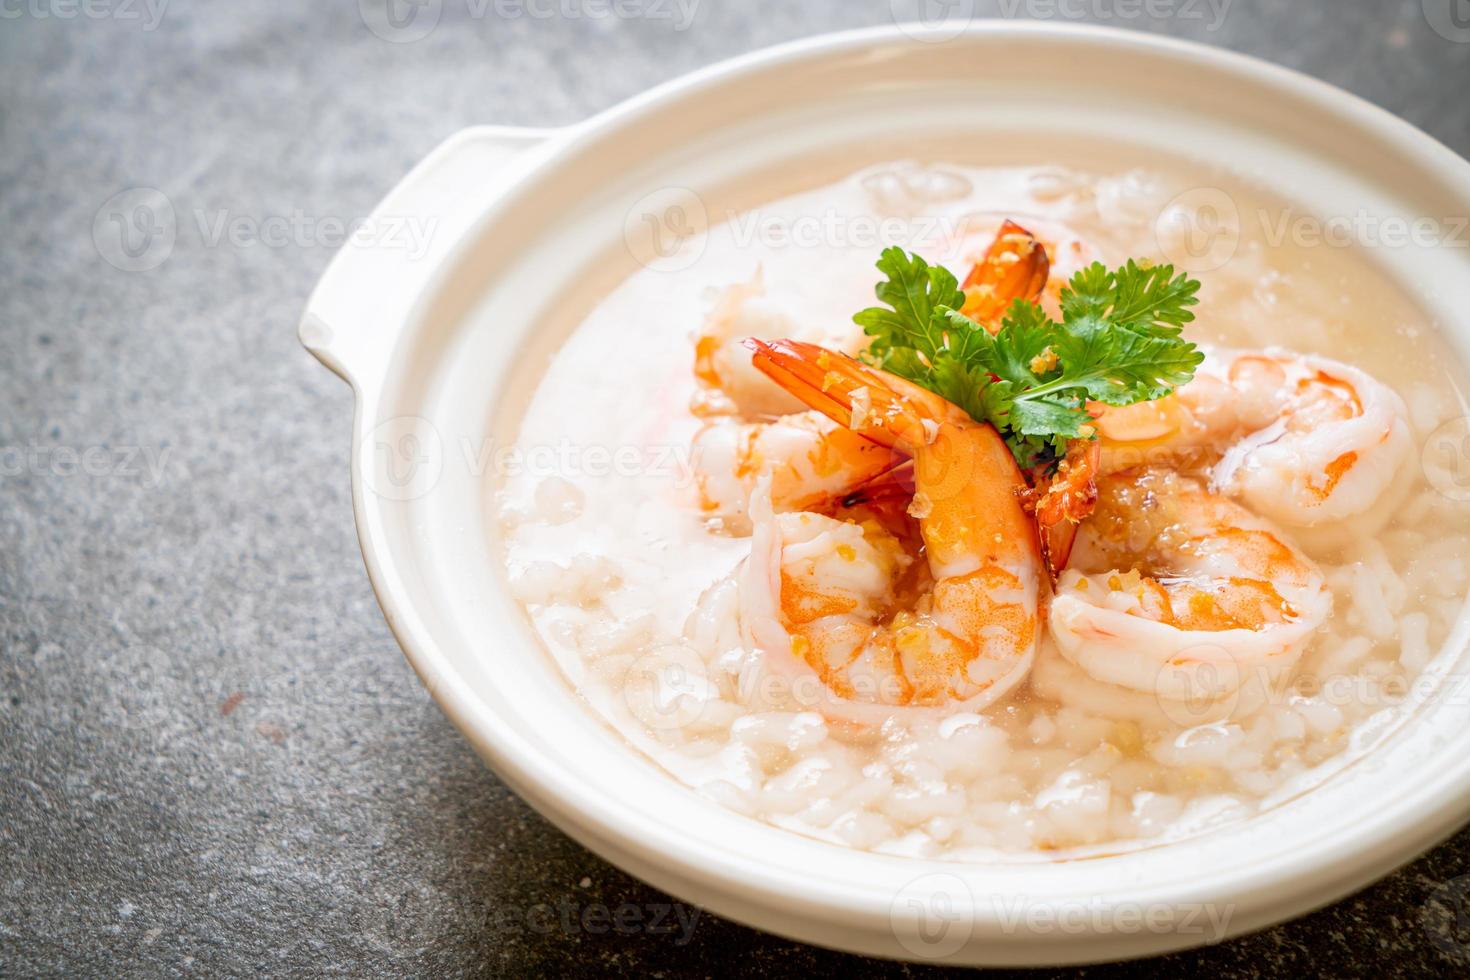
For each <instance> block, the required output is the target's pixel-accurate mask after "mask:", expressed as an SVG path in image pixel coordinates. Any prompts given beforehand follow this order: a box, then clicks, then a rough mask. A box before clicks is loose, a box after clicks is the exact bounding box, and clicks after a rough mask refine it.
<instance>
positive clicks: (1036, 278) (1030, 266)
mask: <svg viewBox="0 0 1470 980" xmlns="http://www.w3.org/2000/svg"><path fill="white" fill-rule="evenodd" d="M1050 276H1051V259H1050V258H1049V257H1048V256H1047V254H1046V247H1045V246H1044V245H1042V244H1041V242H1040V241H1038V240H1037V238H1036V236H1035V235H1033V234H1031V232H1029V231H1027V230H1026V229H1025V228H1022V227H1021V226H1020V225H1018V224H1016V223H1015V222H1014V221H1011V220H1009V219H1007V220H1006V222H1005V224H1003V225H1001V226H1000V231H998V232H996V235H995V241H993V242H991V243H990V248H989V249H987V250H986V252H985V255H984V257H983V258H981V259H980V261H979V262H976V263H975V267H974V268H973V269H971V270H970V274H969V275H968V276H966V277H965V282H964V286H963V288H964V291H965V305H964V309H963V310H962V311H961V312H963V313H964V314H965V315H966V316H968V317H970V318H971V319H973V320H976V321H978V322H979V323H982V324H984V325H985V327H986V329H988V330H989V331H990V332H991V333H995V332H997V331H998V330H999V329H1000V321H1001V318H1002V317H1003V316H1004V315H1005V311H1006V310H1008V309H1009V308H1010V306H1011V304H1012V303H1013V302H1015V301H1016V300H1018V299H1024V300H1031V301H1033V302H1034V301H1035V300H1038V299H1040V298H1041V293H1042V291H1043V290H1044V289H1046V281H1047V279H1048V278H1049V277H1050Z"/></svg>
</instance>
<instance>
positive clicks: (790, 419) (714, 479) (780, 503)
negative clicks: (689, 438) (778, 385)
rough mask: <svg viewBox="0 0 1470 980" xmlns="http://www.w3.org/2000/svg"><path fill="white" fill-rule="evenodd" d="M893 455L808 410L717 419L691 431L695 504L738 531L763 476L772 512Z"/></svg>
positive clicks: (808, 504) (856, 477)
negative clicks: (769, 416) (760, 419)
mask: <svg viewBox="0 0 1470 980" xmlns="http://www.w3.org/2000/svg"><path fill="white" fill-rule="evenodd" d="M898 461H899V457H896V456H895V455H894V453H893V452H892V450H890V449H887V448H885V447H884V446H882V445H880V444H878V443H876V442H873V441H872V440H871V439H865V438H864V437H862V436H860V435H858V434H857V433H856V432H854V431H852V430H851V429H849V428H847V427H846V426H842V425H838V424H837V423H836V422H833V421H832V420H831V419H829V418H827V416H825V415H823V414H822V413H820V412H812V411H806V412H798V413H796V414H794V415H786V416H782V417H781V418H777V419H773V420H771V421H769V422H739V421H736V420H734V419H726V420H721V421H715V422H711V423H710V424H708V425H706V426H705V427H704V428H703V429H701V430H700V431H699V433H698V434H696V435H695V437H694V472H695V476H696V479H697V481H698V488H699V496H700V507H701V508H702V509H703V510H704V511H705V512H706V513H707V514H709V515H710V516H714V517H720V518H723V519H725V520H726V521H728V522H731V523H732V525H733V526H734V527H735V528H736V529H737V530H738V529H741V525H742V522H743V519H744V518H745V517H746V515H747V509H748V506H749V501H750V495H751V493H752V492H753V491H754V490H755V487H756V485H757V483H758V482H759V481H760V480H761V479H762V478H769V480H770V491H769V493H770V498H771V503H772V506H773V507H774V508H775V509H776V510H777V511H788V510H808V509H812V508H817V507H820V506H822V505H824V504H826V503H827V502H829V501H831V500H833V499H835V498H837V497H840V496H841V495H842V494H843V493H845V492H847V491H849V490H851V489H852V488H853V487H855V486H858V485H860V484H862V483H864V482H865V481H867V480H870V479H872V478H873V477H875V476H878V475H879V474H881V473H883V472H884V471H885V470H888V469H890V468H891V467H892V466H893V465H894V464H895V463H896V462H898Z"/></svg>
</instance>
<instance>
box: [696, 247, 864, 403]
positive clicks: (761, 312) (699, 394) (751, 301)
mask: <svg viewBox="0 0 1470 980" xmlns="http://www.w3.org/2000/svg"><path fill="white" fill-rule="evenodd" d="M795 332H796V324H795V323H793V321H792V320H791V318H790V317H789V316H787V315H786V313H785V312H783V311H782V310H781V309H780V307H778V306H777V305H776V304H775V303H773V302H771V300H770V299H768V298H767V296H766V288H765V282H764V277H763V276H762V273H761V272H760V271H757V272H756V274H755V276H754V277H753V278H752V279H751V280H750V281H749V282H743V283H736V284H734V285H732V286H728V287H726V288H725V290H724V292H723V293H721V295H720V298H719V299H718V300H717V301H716V302H715V305H714V308H713V309H712V310H710V312H709V315H708V316H706V317H705V319H704V323H703V324H701V326H700V328H699V330H698V331H697V332H696V333H695V336H694V377H695V380H696V381H697V382H698V385H699V387H698V389H697V390H696V391H695V393H694V398H693V400H692V402H691V404H690V409H691V410H692V411H693V413H694V414H695V415H698V416H701V417H709V416H722V415H734V416H739V417H741V418H746V419H751V418H758V417H772V416H780V415H790V414H793V413H796V412H800V411H801V410H802V409H803V408H804V407H805V406H804V405H802V403H801V401H800V400H799V399H797V398H796V397H795V396H793V395H791V394H790V393H788V392H785V391H783V390H781V388H780V386H779V385H776V384H774V383H772V382H771V380H770V379H769V378H767V377H766V376H765V375H763V374H761V373H760V372H759V371H757V370H755V369H754V368H753V367H752V366H751V363H750V352H749V351H747V350H746V349H745V348H744V347H742V346H741V342H742V341H743V340H744V339H745V338H746V337H752V336H753V337H789V336H791V335H792V334H793V333H795ZM851 334H852V337H851V342H852V343H853V344H857V343H859V338H860V337H861V334H860V333H858V332H857V330H856V328H854V329H853V330H852V331H851ZM847 343H848V341H847V340H844V341H843V346H844V348H845V347H846V346H847ZM855 351H856V348H855V347H854V352H855Z"/></svg>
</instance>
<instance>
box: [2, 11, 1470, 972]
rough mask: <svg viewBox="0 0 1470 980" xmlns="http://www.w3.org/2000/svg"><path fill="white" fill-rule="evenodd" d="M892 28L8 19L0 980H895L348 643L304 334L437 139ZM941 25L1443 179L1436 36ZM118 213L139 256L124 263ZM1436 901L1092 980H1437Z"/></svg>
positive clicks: (1454, 962) (711, 21) (397, 665)
mask: <svg viewBox="0 0 1470 980" xmlns="http://www.w3.org/2000/svg"><path fill="white" fill-rule="evenodd" d="M916 2H918V0H894V2H893V3H891V4H890V3H888V2H876V3H858V2H842V3H838V2H835V0H833V2H822V3H816V2H810V0H808V2H803V3H801V4H795V3H781V2H766V0H762V2H743V3H736V2H733V0H681V2H676V0H659V2H658V3H653V2H652V0H650V2H647V3H642V4H633V5H632V6H631V7H630V6H624V7H623V8H622V9H624V10H632V11H635V12H641V14H642V15H641V16H634V17H629V18H618V17H610V16H606V15H605V14H600V13H599V12H602V11H606V10H607V9H608V8H607V7H606V6H605V5H599V4H593V3H583V2H580V0H557V2H555V3H553V2H551V0H545V2H537V0H528V2H526V3H519V2H513V3H504V2H500V3H494V2H492V3H488V4H487V3H471V2H467V0H442V2H441V0H427V6H426V7H425V8H424V9H425V10H427V11H429V12H431V13H435V14H437V15H438V20H437V22H436V25H435V26H434V28H433V29H432V30H430V31H428V33H427V36H424V37H422V38H421V39H419V40H416V41H413V42H412V43H390V42H388V41H385V40H383V39H382V38H381V37H379V36H377V35H375V34H374V33H373V32H372V31H370V30H369V29H368V28H367V27H366V26H365V23H364V19H363V17H362V16H361V15H360V11H359V5H357V4H354V3H353V2H351V0H334V2H331V3H309V4H267V3H226V2H209V3H206V2H202V0H171V2H170V0H88V2H87V3H85V4H83V3H79V2H73V0H24V2H19V0H18V2H15V3H6V4H4V5H0V91H3V92H4V97H3V99H0V230H3V236H4V245H3V246H0V248H3V254H4V258H3V261H0V975H4V976H24V975H38V974H48V975H56V976H60V975H71V976H81V975H91V976H119V975H160V974H162V975H172V974H185V973H197V974H207V975H251V976H254V975H261V974H296V975H303V974H304V975H326V974H346V975H355V976H369V975H370V976H396V975H435V976H442V975H463V974H481V973H483V974H493V975H506V974H509V975H529V974H540V973H543V972H544V973H556V974H561V973H568V972H592V971H597V972H607V971H624V970H626V971H630V972H631V971H637V972H640V973H642V972H648V973H652V974H654V975H659V974H663V975H720V974H725V973H727V972H729V971H731V970H732V969H741V970H743V971H748V972H759V973H762V974H777V973H780V974H793V975H795V974H808V973H813V972H823V973H825V972H837V971H842V972H843V973H844V974H846V975H868V974H880V973H921V972H924V971H923V970H922V969H919V968H907V967H904V966H901V965H894V964H884V963H879V962H875V961H867V960H861V959H856V958H852V957H846V956H842V955H839V954H836V953H830V952H825V951H821V950H816V949H812V948H808V947H804V946H800V945H796V944H793V943H789V942H785V941H782V940H779V939H774V938H772V937H769V936H766V935H762V934H759V933H756V932H752V931H750V930H748V929H745V928H743V927H741V926H738V925H735V924H733V923H730V922H726V921H721V920H719V919H717V918H715V917H714V916H712V915H706V914H699V913H698V912H697V910H694V909H692V908H687V907H682V906H679V907H670V906H669V900H668V899H667V898H665V897H664V896H662V895H660V894H659V893H657V892H655V891H652V890H650V889H649V888H647V887H645V886H644V885H642V884H640V883H639V882H637V881H634V880H632V879H630V878H628V877H627V876H625V875H623V874H622V873H620V872H618V871H617V870H615V869H613V868H611V867H609V866H608V865H606V864H604V863H603V862H602V861H600V860H599V859H597V858H596V857H593V856H592V855H591V854H589V853H588V852H586V851H584V850H583V849H582V848H581V847H579V846H578V845H576V844H574V843H572V842H571V841H570V840H568V839H567V838H565V837H564V836H562V835H561V834H560V833H559V832H558V831H556V830H555V829H553V828H552V827H551V826H550V825H548V824H547V823H546V822H545V821H543V820H542V819H541V818H540V817H538V816H537V815H536V814H535V813H533V812H532V811H531V810H530V809H529V808H528V807H527V806H526V805H525V804H523V803H522V802H521V801H520V800H519V799H517V798H516V797H515V796H514V795H513V794H512V793H511V792H510V791H509V790H507V789H506V788H505V787H504V786H503V785H502V784H501V783H500V782H499V781H498V780H497V779H496V778H495V777H494V776H493V775H492V774H491V773H490V772H488V771H487V770H486V769H485V768H484V767H483V766H481V765H480V763H479V761H478V760H477V759H476V758H475V756H474V755H473V754H472V753H471V751H470V750H469V748H468V747H467V746H466V745H465V743H464V741H463V740H462V739H461V738H460V736H459V735H458V734H457V733H456V732H455V731H454V729H453V728H452V727H451V726H450V725H449V723H448V722H447V721H446V720H445V719H444V717H443V715H442V714H441V713H440V712H439V710H438V708H436V707H435V705H434V704H433V703H432V702H431V701H430V700H429V698H428V696H427V695H426V694H425V693H424V691H423V689H422V688H421V687H420V685H419V683H418V681H417V680H416V679H415V678H414V676H413V674H412V672H411V671H410V670H409V668H408V667H407V665H406V664H405V662H404V660H403V658H402V656H401V654H400V653H399V651H398V648H397V646H396V644H395V643H394V640H393V638H392V636H391V635H390V634H389V632H388V629H387V627H386V626H385V625H384V623H383V619H382V617H381V615H380V614H379V612H378V607H377V604H376V602H375V600H374V598H373V595H372V592H371V590H370V589H369V587H368V583H367V579H366V576H365V575H364V573H363V568H362V563H361V560H360V558H359V556H358V549H357V543H356V540H355V538H354V534H353V527H352V514H351V507H350V503H349V499H348V480H347V474H348V470H347V452H348V431H349V429H348V427H349V421H350V417H351V411H352V407H351V400H350V397H349V393H348V390H347V388H346V387H345V386H343V385H342V384H341V383H340V382H339V381H337V380H336V379H335V378H333V377H331V376H330V375H329V374H328V373H327V372H325V371H323V370H322V369H321V368H320V367H319V366H318V365H316V364H315V363H314V362H313V361H312V360H311V359H310V358H309V357H308V356H307V355H306V354H305V353H304V352H303V351H302V350H301V349H300V348H299V347H298V345H297V343H296V339H295V329H294V328H295V322H296V318H297V316H298V314H299V313H300V310H301V307H302V304H303V301H304V299H305V297H306V295H307V292H308V290H309V289H310V288H311V286H312V284H313V283H314V282H315V281H316V279H317V277H318V275H319V274H320V273H321V271H322V269H323V268H324V266H325V265H326V263H327V261H328V259H329V258H330V257H331V253H332V246H333V245H334V244H335V241H334V240H333V237H332V230H333V228H334V223H340V222H346V221H350V220H351V219H353V218H355V217H358V216H361V215H365V214H366V213H367V212H368V211H369V210H370V209H371V207H372V206H373V205H374V204H375V203H376V202H377V200H378V199H379V198H380V197H381V196H382V194H383V193H384V191H385V190H386V189H387V188H388V187H389V186H390V185H391V184H392V183H393V182H394V181H395V180H396V179H397V178H398V177H399V176H401V175H402V174H403V173H404V171H405V170H406V169H407V168H408V167H409V166H410V165H411V164H413V163H414V162H415V161H416V160H418V159H419V158H420V157H421V156H423V155H424V153H426V152H427V151H428V150H429V149H430V148H432V147H433V146H434V145H435V144H437V143H438V142H439V141H440V140H441V139H443V138H444V137H445V136H447V135H449V134H450V133H452V132H454V131H455V130H457V129H459V128H461V127H463V126H467V125H470V124H473V123H485V122H504V123H520V124H558V123H567V122H572V121H575V120H577V119H580V118H582V117H584V116H586V115H588V114H589V113H592V112H594V111H596V110H598V109H602V108H604V107H606V106H608V105H611V104H612V103H614V102H616V101H617V100H619V99H621V98H624V97H626V96H629V95H632V94H634V93H636V92H638V91H639V90H641V89H644V88H646V87H648V86H649V85H651V84H653V83H655V82H659V81H662V80H664V79H667V78H671V77H673V76H675V75H678V74H680V73H683V72H685V71H688V70H690V69H693V68H697V67H699V66H701V65H705V64H708V63H710V62H712V61H715V60H717V59H720V58H724V57H726V56H729V55H734V54H738V53H741V52H745V51H749V50H752V49H754V48H757V47H760V46H763V45H766V44H770V43H774V42H777V41H782V40H786V39H790V38H795V37H800V36H803V35H808V34H815V33H818V32H821V31H826V30H833V29H838V28H845V27H855V26H861V25H868V24H882V23H887V22H889V21H890V20H891V13H890V11H891V9H898V10H908V9H913V8H914V6H915V3H916ZM374 4H375V0H363V3H362V5H361V6H362V7H363V8H364V9H371V8H373V7H374ZM1456 4H1458V8H1456V7H1455V5H1456ZM404 9H407V8H404ZM936 9H939V8H936ZM950 9H951V10H958V11H960V12H962V13H964V12H969V11H972V10H973V11H975V12H976V13H978V14H981V15H995V16H1003V15H1014V16H1019V15H1023V14H1031V15H1033V16H1038V17H1053V18H1064V17H1066V16H1068V15H1069V13H1072V12H1078V13H1084V14H1086V17H1085V19H1090V20H1101V21H1104V22H1109V23H1113V24H1115V25H1117V26H1124V27H1130V26H1131V27H1136V28H1139V29H1145V30H1155V31H1162V32H1166V33H1171V34H1177V35H1180V36H1184V37H1191V38H1195V39H1199V40H1203V41H1206V42H1208V43H1211V44H1218V45H1223V46H1225V47H1229V48H1234V49H1237V50H1241V51H1247V52H1250V53H1253V54H1256V55H1260V56H1263V57H1265V58H1268V59H1270V60H1272V61H1276V62H1279V63H1282V64H1286V65H1290V66H1293V67H1296V68H1300V69H1303V70H1305V71H1307V72H1310V73H1311V74H1313V75H1316V76H1319V77H1321V78H1324V79H1327V80H1328V81H1331V82H1333V83H1336V84H1338V85H1342V86H1344V87H1346V88H1348V89H1351V90H1352V91H1355V92H1358V93H1360V94H1362V95H1364V96H1366V97H1367V98H1369V99H1371V100H1372V101H1374V102H1377V103H1378V104H1380V105H1382V106H1385V107H1387V108H1388V109H1389V110H1391V111H1393V112H1395V113H1398V114H1399V115H1401V116H1403V117H1405V118H1407V119H1408V120H1410V121H1411V122H1414V123H1416V124H1417V125H1419V126H1421V127H1423V128H1424V129H1426V130H1428V131H1429V132H1430V133H1432V134H1434V135H1435V136H1437V137H1438V138H1439V139H1441V140H1443V141H1444V142H1445V143H1447V144H1449V145H1450V146H1451V147H1453V148H1454V149H1456V150H1457V151H1459V152H1460V153H1467V152H1470V99H1467V98H1466V89H1467V84H1470V4H1467V3H1466V2H1465V0H1422V2H1421V0H1354V2H1340V0H1339V2H1334V0H1292V2H1290V3H1287V2H1285V0H1276V2H1273V0H1235V2H1233V3H1232V2H1230V0H1177V2H1175V0H1150V2H1149V3H1147V4H1145V3H1138V2H1133V0H1059V2H1053V0H1047V2H1042V0H996V2H991V3H987V2H984V0H955V2H954V3H951V4H950ZM1148 10H1152V11H1153V12H1154V13H1156V14H1160V15H1161V16H1158V17H1154V18H1150V17H1149V16H1147V15H1145V14H1140V13H1139V12H1140V11H1148ZM556 11H567V12H570V13H571V14H573V15H575V16H565V15H562V14H556V15H554V16H545V15H546V14H547V13H553V14H555V12H556ZM1453 13H1458V16H1459V20H1458V21H1457V20H1453V19H1451V16H1450V15H1451V14H1453ZM690 15H692V16H690ZM1436 25H1437V28H1438V29H1436ZM1459 25H1463V26H1459ZM135 188H155V189H156V190H157V191H159V192H161V193H162V194H163V195H164V196H166V197H167V199H168V201H169V203H170V204H171V205H172V207H173V209H174V215H173V221H172V227H173V229H174V237H173V239H172V241H171V244H169V246H168V247H167V248H163V249H160V248H158V247H153V248H150V249H135V250H134V251H133V253H131V254H129V253H127V252H120V251H118V248H119V245H120V243H122V242H123V241H124V239H122V238H120V237H119V234H118V229H117V228H115V227H111V226H109V224H108V221H109V218H108V215H109V214H111V213H115V212H116V211H117V210H118V209H117V207H116V206H115V205H116V204H117V203H118V202H119V201H121V202H124V203H129V202H133V201H135V200H136V198H135V197H134V198H129V197H126V196H125V197H122V198H115V195H118V194H123V193H126V192H132V193H134V194H135V195H136V193H137V192H136V191H133V190H132V189H135ZM134 213H142V212H137V211H136V210H135V211H134ZM154 217H158V215H157V214H154ZM132 240H133V241H136V240H137V239H132ZM155 260H156V261H155ZM119 266H122V268H119ZM139 266H150V268H138V267H139ZM129 269H132V270H133V271H128V270H129ZM1465 875H1470V835H1467V834H1462V835H1461V836H1459V837H1458V838H1456V839H1454V840H1452V841H1450V842H1449V843H1447V844H1445V845H1443V846H1441V847H1440V848H1438V849H1437V850H1435V851H1434V852H1432V853H1431V854H1429V855H1428V856H1426V857H1424V858H1423V859H1421V860H1420V861H1418V862H1416V863H1415V864H1413V865H1411V866H1410V867H1408V868H1406V869H1404V870H1403V871H1401V872H1399V873H1398V874H1396V875H1394V876H1392V877H1391V878H1389V879H1388V880H1386V881H1384V882H1382V883H1380V884H1378V885H1376V886H1374V887H1373V888H1370V889H1368V890H1367V891H1365V892H1363V893H1362V894H1360V895H1357V896H1356V897H1354V898H1351V899H1349V900H1347V901H1344V902H1341V903H1339V904H1337V905H1335V906H1333V907H1331V908H1329V909H1327V910H1325V911H1322V912H1318V913H1316V914H1315V915H1312V916H1309V917H1307V918H1305V919H1302V920H1300V921H1297V922H1294V923H1291V924H1289V925H1286V926H1283V927H1280V928H1277V929H1273V930H1270V931H1269V932H1265V933H1262V934H1260V935H1256V936H1252V937H1249V938H1247V939H1243V940H1239V941H1236V942H1232V943H1227V944H1224V945H1220V946H1215V947H1212V948H1208V949H1205V950H1203V951H1200V952H1194V953H1188V954H1184V955H1181V956H1176V957H1173V958H1170V959H1165V960H1156V961H1151V962H1147V963H1143V964H1137V965H1131V966H1126V967H1107V968H1100V969H1097V970H1094V971H1090V972H1093V973H1097V974H1118V975H1124V974H1128V975H1138V974H1157V975H1173V974H1176V973H1178V972H1180V971H1196V970H1198V971H1202V972H1203V971H1209V972H1211V973H1213V974H1216V975H1225V976H1232V975H1234V976H1244V975H1253V974H1256V973H1259V972H1268V971H1269V972H1280V971H1286V970H1290V971H1292V972H1312V973H1317V972H1322V973H1327V972H1330V973H1340V974H1342V973H1359V972H1366V973H1375V974H1379V973H1383V972H1386V971H1401V972H1414V973H1451V972H1457V971H1458V972H1463V971H1465V969H1466V968H1467V967H1470V928H1466V926H1465V921H1466V919H1467V918H1470V908H1467V907H1466V906H1465V905H1464V902H1463V900H1464V898H1465V896H1466V895H1467V894H1470V878H1465V877H1463V876H1465ZM618 914H621V915H622V917H623V918H622V921H623V922H625V923H628V922H636V923H640V924H639V925H636V926H635V927H634V928H631V929H623V930H621V931H620V930H617V929H611V928H603V923H604V921H605V920H604V918H603V916H608V917H609V919H608V920H607V921H610V920H611V919H610V917H611V916H613V915H618ZM1457 915H1458V916H1459V918H1458V919H1457V918H1456V916H1457ZM654 916H660V917H662V919H663V922H664V923H665V925H663V926H660V927H659V928H649V927H648V926H649V925H651V923H652V920H653V917H654ZM1457 926H1458V929H1457Z"/></svg>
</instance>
